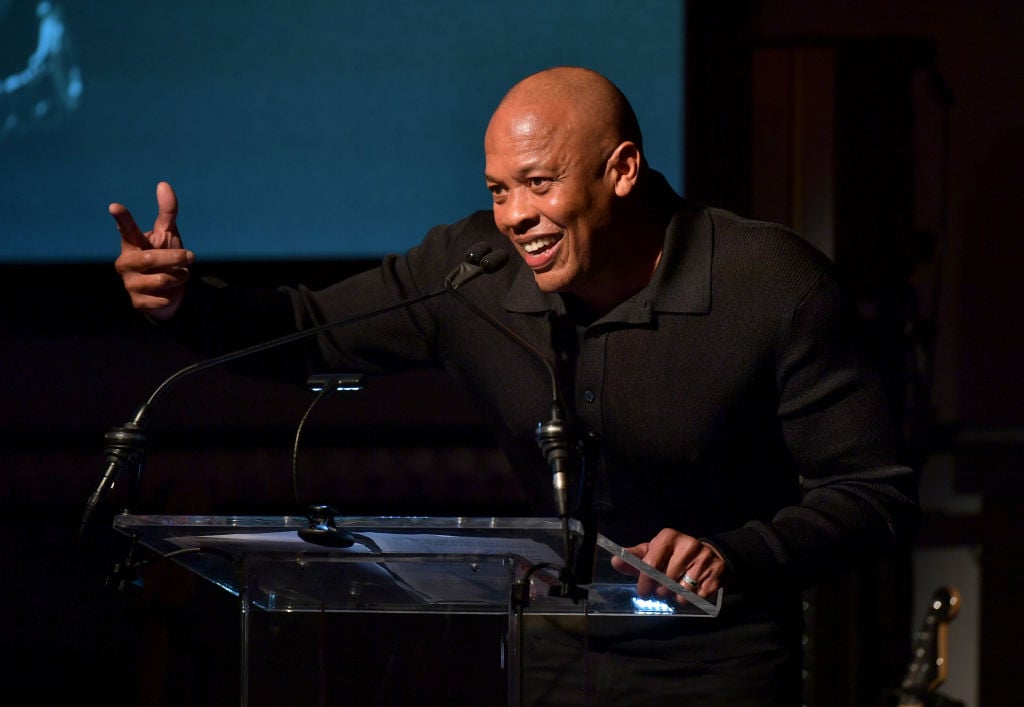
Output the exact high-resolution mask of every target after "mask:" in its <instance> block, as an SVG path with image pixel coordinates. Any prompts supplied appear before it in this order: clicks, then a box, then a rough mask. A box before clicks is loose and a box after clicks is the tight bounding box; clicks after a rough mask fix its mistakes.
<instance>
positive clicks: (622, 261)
mask: <svg viewBox="0 0 1024 707" xmlns="http://www.w3.org/2000/svg"><path fill="white" fill-rule="evenodd" d="M675 208H676V205H675V201H674V200H670V199H662V198H659V195H658V194H655V193H642V194H635V198H634V199H631V200H630V202H629V205H628V206H627V207H626V208H625V209H624V212H623V213H620V214H619V217H618V221H619V223H620V224H622V225H621V226H619V227H618V228H615V229H613V230H612V234H615V235H611V234H609V237H611V238H616V239H617V240H618V242H620V243H621V244H622V247H621V248H620V249H619V251H620V252H618V253H617V255H616V258H615V262H614V263H611V264H610V267H609V268H608V269H607V270H606V271H605V273H604V274H603V275H602V276H601V277H599V278H597V279H595V280H593V281H591V282H589V283H587V287H586V289H585V291H580V292H574V293H572V294H573V296H574V298H575V299H576V301H577V302H578V303H579V304H580V306H581V307H582V308H583V309H585V310H586V311H588V312H589V313H590V314H591V315H593V317H594V318H597V317H601V316H603V315H605V314H607V313H608V312H609V311H611V310H612V309H613V308H614V307H616V306H617V305H619V304H620V303H622V302H624V301H625V300H627V299H629V298H630V297H632V296H633V295H635V294H636V293H637V292H639V291H640V290H642V289H643V288H644V287H646V286H647V284H648V283H649V282H650V281H651V278H652V277H653V276H654V271H655V270H657V268H658V263H660V262H661V254H662V249H663V248H664V245H665V230H666V228H667V227H668V223H669V221H670V220H671V218H672V214H673V213H674V211H675Z"/></svg>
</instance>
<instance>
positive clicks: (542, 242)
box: [523, 234, 562, 257]
mask: <svg viewBox="0 0 1024 707" xmlns="http://www.w3.org/2000/svg"><path fill="white" fill-rule="evenodd" d="M561 240H562V236H561V235H560V234H559V235H554V236H541V237H540V238H534V239H533V240H532V241H529V242H527V243H523V250H525V251H526V254H527V255H530V256H533V257H541V256H543V255H544V254H545V253H547V252H548V251H549V250H551V249H552V248H554V247H555V245H557V244H558V242H559V241H561Z"/></svg>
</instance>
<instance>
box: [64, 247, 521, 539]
mask: <svg viewBox="0 0 1024 707" xmlns="http://www.w3.org/2000/svg"><path fill="white" fill-rule="evenodd" d="M481 250H483V251H484V252H489V251H490V247H489V246H487V245H486V244H478V245H476V246H474V247H473V249H472V250H470V252H469V253H468V254H467V259H466V260H464V261H463V262H462V263H460V264H459V266H458V267H457V268H456V269H455V270H453V271H452V272H451V273H450V274H449V275H448V277H446V278H445V282H444V286H443V287H441V288H439V289H436V290H433V291H431V292H427V293H425V294H422V295H418V296H416V297H411V298H408V299H404V300H401V301H399V302H395V303H394V304H391V305H388V306H385V307H381V308H380V309H375V310H371V311H369V312H363V313H362V314H356V315H354V316H351V317H346V318H343V319H338V320H335V321H331V322H327V323H325V324H320V325H317V326H314V327H310V328H309V329H302V330H301V331H296V332H292V333H291V334H286V335H284V336H281V337H278V338H276V339H271V340H269V341H264V342H261V343H258V344H253V345H252V346H247V347H245V348H241V349H238V350H236V351H231V352H228V353H226V354H222V355H220V356H215V357H213V358H208V359H204V360H202V361H197V362H195V363H193V364H191V365H189V366H186V367H184V368H182V369H180V370H178V371H177V372H175V373H173V374H171V375H170V376H169V377H167V378H166V379H165V380H164V381H163V382H162V383H160V385H158V386H157V387H156V389H155V390H154V391H153V392H152V393H151V394H150V396H149V397H148V398H147V399H146V401H145V402H144V403H143V404H142V405H140V406H139V408H138V409H137V410H136V411H135V414H134V415H133V416H132V418H131V420H129V421H128V422H126V423H125V424H123V425H120V426H118V427H114V428H112V429H111V430H110V431H109V432H107V434H106V435H105V436H104V442H105V444H106V468H105V470H104V472H103V475H102V477H101V478H100V481H99V484H97V486H96V489H95V490H94V491H93V492H92V495H91V496H89V499H88V501H86V504H85V510H84V511H83V513H82V521H81V525H80V527H79V541H81V540H82V539H83V537H84V535H85V531H86V528H87V526H88V524H89V521H90V519H91V518H92V515H93V514H94V513H95V511H96V509H97V507H99V505H100V504H101V503H102V502H103V500H104V498H105V497H106V496H107V494H108V493H110V491H111V489H113V488H114V485H115V484H116V483H117V480H118V478H119V477H120V476H121V474H123V473H125V472H129V473H133V474H134V475H135V477H136V481H135V483H136V484H138V479H139V478H141V475H142V469H143V466H144V460H145V450H146V443H147V436H146V428H147V423H148V420H149V415H150V411H151V410H152V408H153V405H154V404H155V403H156V401H157V399H158V398H159V397H160V396H161V395H162V394H163V392H164V391H166V390H167V389H168V388H169V387H170V386H172V385H173V384H174V383H176V382H177V381H178V380H180V379H182V378H184V377H185V376H188V375H191V374H193V373H198V372H199V371H205V370H207V369H209V368H214V367H216V366H221V365H223V364H226V363H230V362H232V361H235V360H237V359H241V358H245V357H247V356H252V355H255V354H258V353H261V352H263V351H267V350H269V349H274V348H277V347H279V346H285V345H287V344H291V343H294V342H297V341H300V340H302V339H307V338H309V337H312V336H316V335H317V334H321V333H323V332H325V331H328V330H329V329H335V328H341V327H345V326H348V325H350V324H356V323H358V322H361V321H364V320H367V319H371V318H373V317H377V316H380V315H383V314H387V313H389V312H393V311H396V310H399V309H403V308H406V307H411V306H413V305H415V304H419V303H420V302H424V301H426V300H429V299H433V298H435V297H440V296H441V295H444V294H447V293H454V292H456V291H457V290H458V288H459V287H461V286H462V285H464V284H466V283H467V282H469V281H470V280H472V279H474V278H476V277H478V276H479V275H483V274H489V273H492V272H495V271H496V270H497V269H498V268H500V267H502V266H503V265H504V264H505V262H507V260H508V256H507V254H505V258H504V259H501V258H497V257H494V256H492V259H491V260H488V261H486V262H484V263H481V262H480V257H479V256H477V255H476V252H479V251H481ZM499 252H501V251H499ZM472 260H476V262H472Z"/></svg>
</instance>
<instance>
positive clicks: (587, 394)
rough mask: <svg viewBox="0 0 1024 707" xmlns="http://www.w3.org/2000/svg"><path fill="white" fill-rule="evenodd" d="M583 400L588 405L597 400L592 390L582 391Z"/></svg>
mask: <svg viewBox="0 0 1024 707" xmlns="http://www.w3.org/2000/svg"><path fill="white" fill-rule="evenodd" d="M583 399H584V400H586V401H587V402H588V403H592V402H594V401H595V400H597V395H595V394H594V391H592V390H584V391H583Z"/></svg>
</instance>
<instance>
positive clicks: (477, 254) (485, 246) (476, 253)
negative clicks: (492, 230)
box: [463, 241, 491, 265]
mask: <svg viewBox="0 0 1024 707" xmlns="http://www.w3.org/2000/svg"><path fill="white" fill-rule="evenodd" d="M490 252H491V246H490V244H489V243H488V242H487V241H479V242H477V243H474V244H473V245H471V246H470V247H469V250H467V251H466V257H465V258H463V260H464V261H465V262H467V263H469V264H470V265H479V264H480V259H481V258H483V257H484V256H485V255H487V254H488V253H490Z"/></svg>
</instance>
